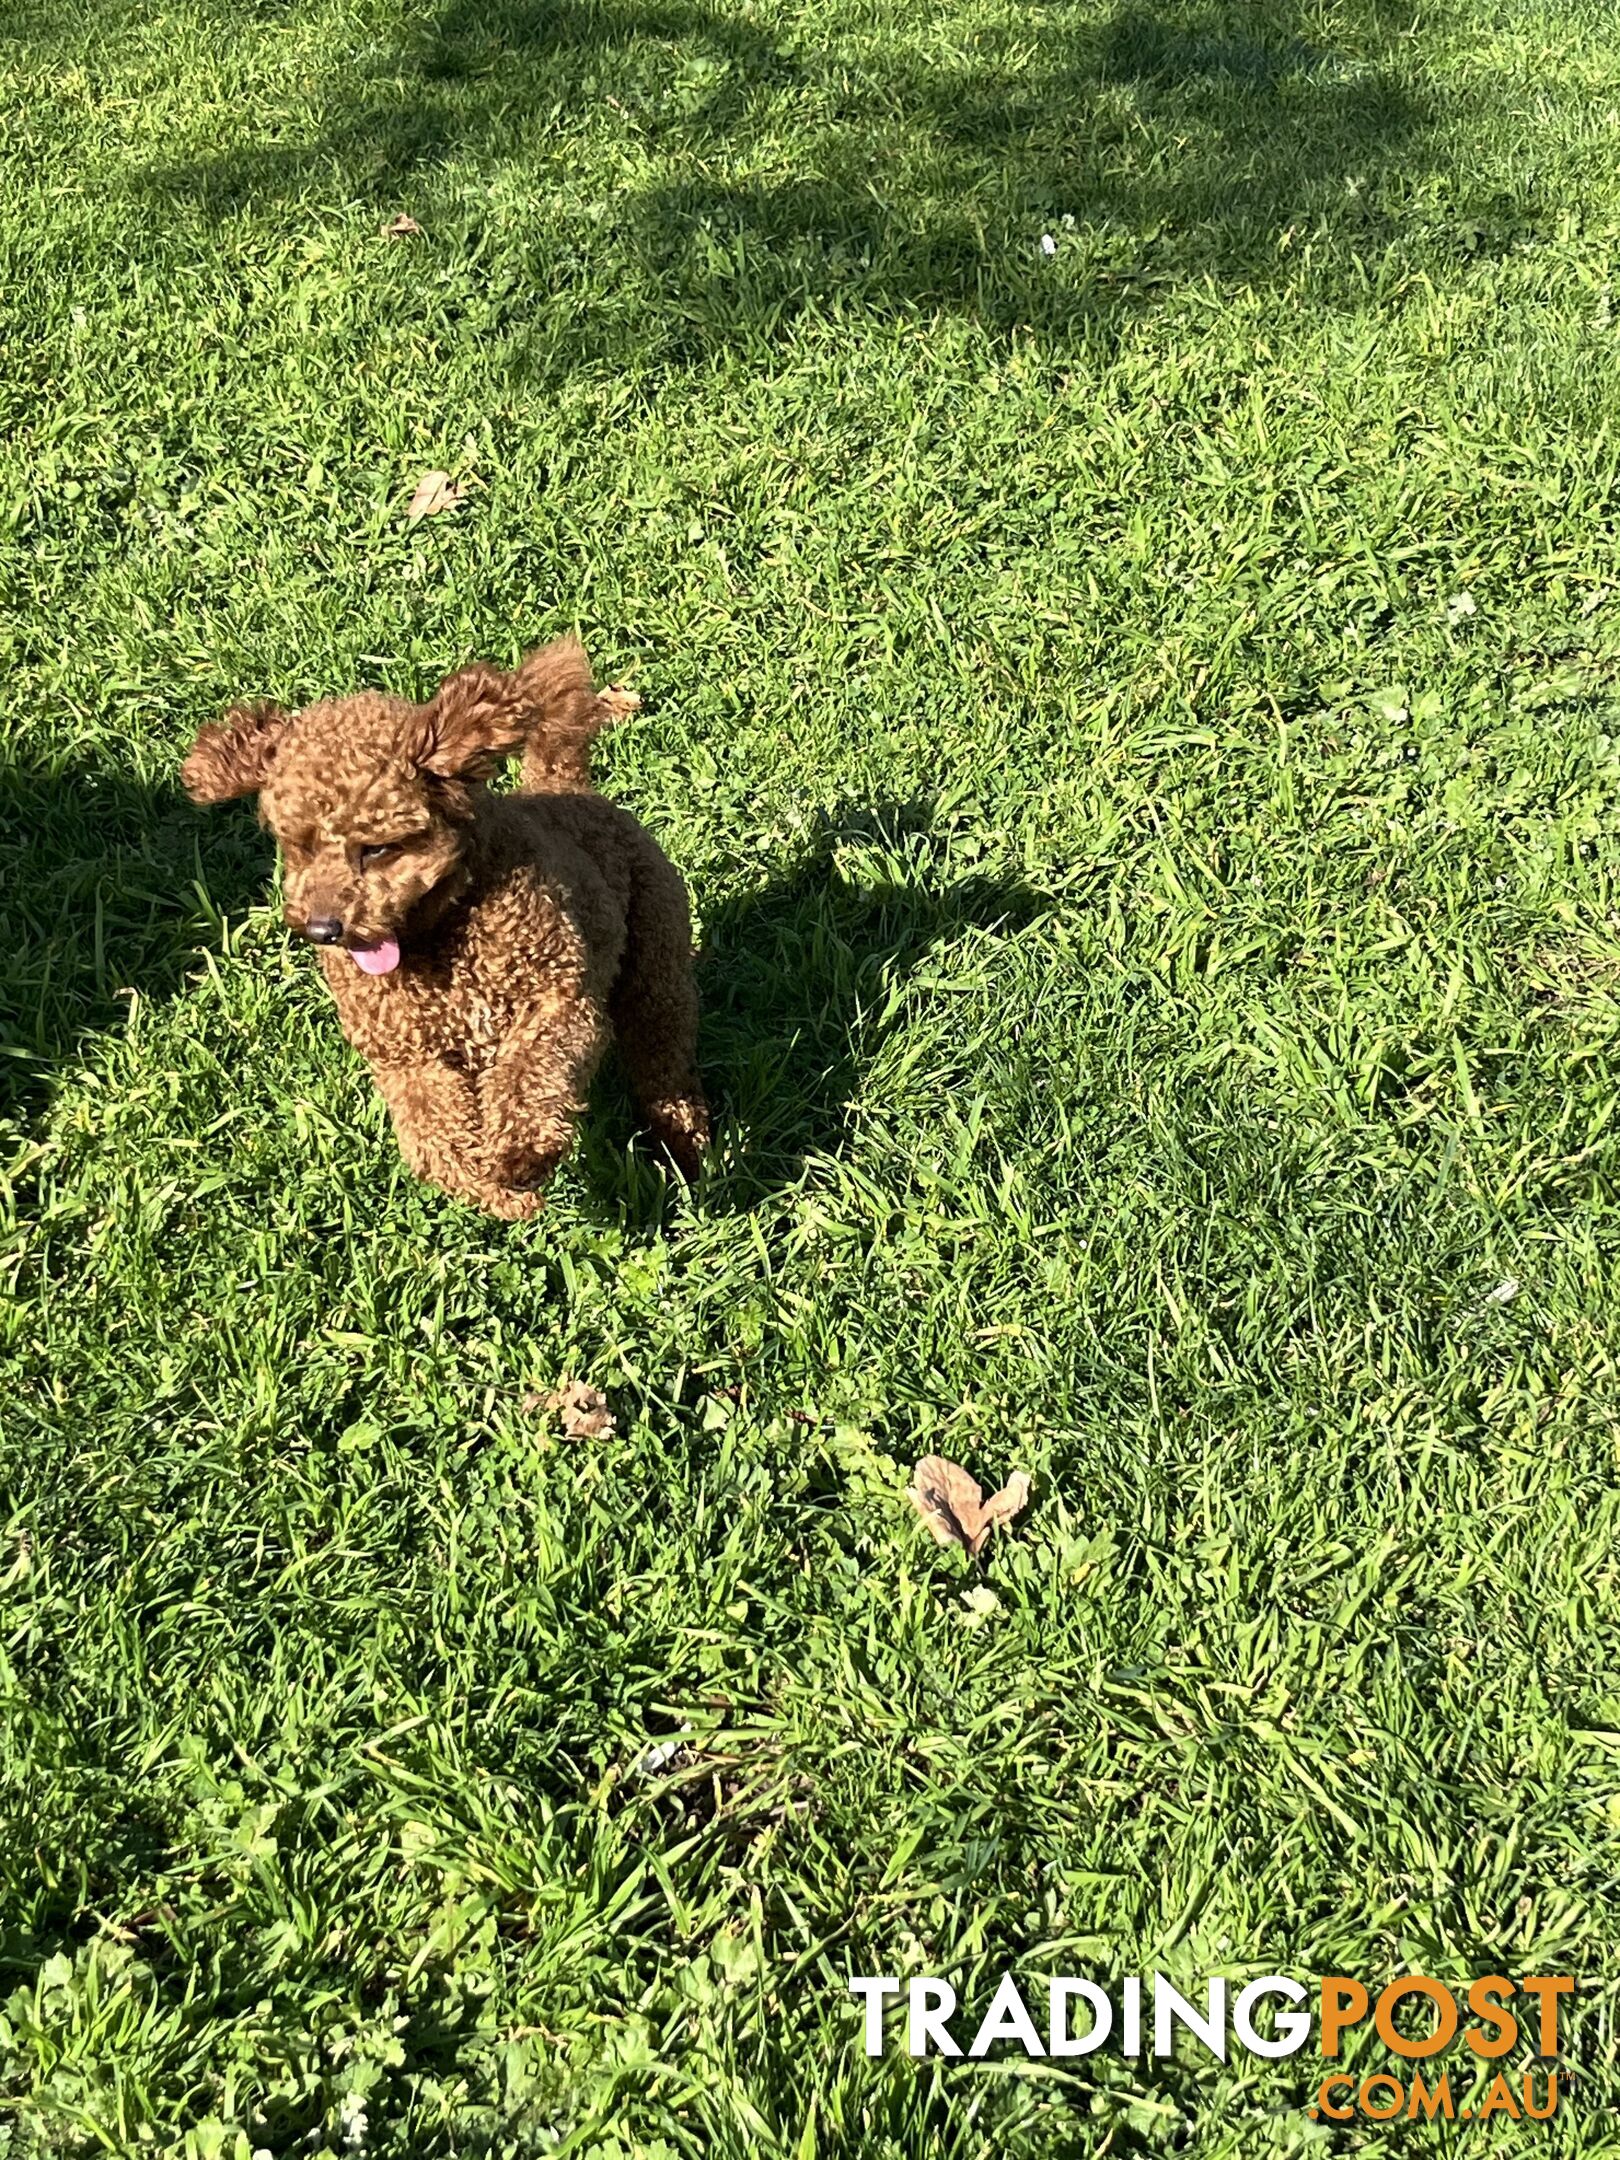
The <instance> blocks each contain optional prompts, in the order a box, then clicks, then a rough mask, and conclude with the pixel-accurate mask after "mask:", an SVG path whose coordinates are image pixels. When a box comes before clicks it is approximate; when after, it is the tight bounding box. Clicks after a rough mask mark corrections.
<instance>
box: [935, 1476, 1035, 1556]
mask: <svg viewBox="0 0 1620 2160" xmlns="http://www.w3.org/2000/svg"><path fill="white" fill-rule="evenodd" d="M908 1494H909V1497H910V1499H911V1502H912V1505H913V1506H914V1507H915V1508H916V1510H917V1512H918V1514H919V1515H921V1517H922V1519H923V1521H924V1522H925V1523H926V1524H927V1525H928V1528H929V1530H930V1532H931V1533H932V1534H933V1536H934V1537H935V1538H936V1539H937V1540H938V1541H939V1543H940V1544H941V1545H965V1546H966V1547H967V1549H968V1551H969V1552H970V1553H971V1554H972V1555H973V1556H974V1558H975V1559H977V1558H978V1556H979V1554H980V1553H981V1552H982V1551H983V1550H984V1547H985V1543H986V1540H987V1539H988V1538H989V1535H990V1533H991V1531H992V1530H993V1529H994V1528H995V1526H996V1524H997V1523H1006V1522H1011V1520H1012V1518H1013V1517H1014V1516H1015V1515H1017V1514H1018V1513H1020V1512H1021V1510H1022V1509H1023V1507H1024V1505H1025V1503H1026V1502H1027V1501H1028V1499H1029V1478H1028V1476H1027V1475H1026V1474H1025V1472H1024V1471H1022V1470H1015V1471H1014V1472H1013V1474H1012V1476H1011V1477H1010V1478H1009V1479H1008V1480H1007V1482H1006V1484H1005V1485H1003V1486H1002V1488H1001V1490H1000V1492H998V1493H992V1494H991V1496H990V1498H989V1499H988V1500H986V1499H985V1497H984V1493H983V1490H982V1488H981V1487H980V1486H979V1484H978V1483H977V1481H976V1480H975V1479H973V1478H971V1477H969V1475H968V1473H967V1472H966V1471H965V1470H964V1469H963V1468H962V1465H961V1464H960V1463H954V1462H950V1461H948V1460H947V1458H946V1457H945V1456H943V1455H925V1456H924V1457H923V1459H922V1461H921V1462H920V1463H918V1465H917V1467H916V1469H915V1470H914V1471H913V1472H912V1473H911V1484H910V1486H909V1487H908Z"/></svg>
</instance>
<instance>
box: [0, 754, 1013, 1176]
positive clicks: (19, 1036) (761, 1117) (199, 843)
mask: <svg viewBox="0 0 1620 2160" xmlns="http://www.w3.org/2000/svg"><path fill="white" fill-rule="evenodd" d="M271 868H272V866H271V860H270V848H269V843H268V841H267V840H266V839H265V838H264V837H263V835H262V834H261V833H260V832H259V831H258V829H257V828H256V827H255V826H254V825H253V823H252V821H251V820H250V819H249V818H247V817H245V816H243V817H235V818H221V817H218V816H217V815H216V814H214V813H211V812H209V811H206V810H198V809H195V808H194V807H193V806H192V805H191V804H190V803H189V802H187V801H186V800H185V798H184V797H183V796H181V795H179V794H178V793H172V794H171V793H169V792H167V791H164V790H154V789H148V788H145V787H143V786H142V785H141V784H140V783H138V782H136V781H133V780H131V779H128V778H126V777H124V776H122V775H120V774H118V773H116V772H112V771H108V770H105V769H95V768H88V767H87V768H80V769H71V770H69V771H67V772H63V773H52V772H47V771H40V770H29V769H26V768H16V767H13V768H9V769H6V768H0V884H3V885H4V887H5V890H6V891H7V893H8V895H9V896H10V898H9V901H8V917H7V937H6V941H5V947H4V951H3V953H0V1047H3V1050H4V1055H3V1056H0V1121H5V1120H15V1121H17V1122H18V1123H22V1122H24V1121H25V1120H26V1119H27V1118H28V1117H29V1116H31V1115H32V1114H33V1113H34V1112H35V1111H37V1109H38V1108H39V1107H40V1105H41V1103H42V1102H43V1100H44V1099H45V1097H46V1095H47V1094H48V1092H49V1088H50V1084H51V1081H52V1078H53V1076H54V1075H55V1073H56V1072H57V1071H58V1070H59V1069H60V1067H61V1066H62V1065H63V1064H64V1063H65V1062H66V1061H67V1060H69V1059H71V1058H73V1057H74V1056H76V1055H78V1054H79V1053H80V1051H81V1049H82V1047H83V1045H84V1044H85V1043H86V1042H87V1041H88V1040H89V1039H90V1038H92V1037H94V1036H95V1035H97V1034H100V1033H106V1032H108V1031H110V1030H111V1029H113V1028H114V1027H115V1026H117V1025H120V1024H122V1023H123V1022H124V1021H126V1020H127V1018H128V1015H129V994H130V992H132V991H133V992H134V993H136V995H137V996H139V997H140V998H143V999H155V998H161V997H165V996H168V995H171V994H173V993H174V992H175V991H176V990H178V989H179V988H180V987H181V985H182V983H183V982H184V979H185V977H186V975H187V974H188V973H189V972H190V971H191V970H192V968H194V967H195V965H196V954H197V950H198V948H199V946H202V947H207V948H212V947H213V946H214V945H215V944H217V941H218V930H217V921H218V917H219V916H220V915H237V914H240V913H241V912H242V910H243V909H245V908H246V907H248V906H249V905H251V904H252V903H253V902H255V901H257V900H259V899H262V898H263V897H264V895H265V893H266V892H267V891H268V890H269V886H270V879H271ZM199 888H200V890H199ZM204 895H206V898H205V897H204ZM1049 905H1050V903H1049V902H1048V901H1047V900H1045V899H1044V898H1043V897H1042V896H1040V895H1039V894H1036V893H1034V892H1031V891H1030V890H1028V889H1027V888H1026V887H1024V886H1021V885H1018V884H1014V883H1010V882H1006V881H1002V880H997V879H993V878H989V877H984V876H978V875H968V876H966V877H964V876H961V875H960V874H959V873H953V870H952V868H951V866H950V864H949V862H948V861H947V859H946V852H945V842H944V841H943V840H942V839H940V838H939V837H938V836H936V835H935V834H934V832H933V831H932V829H931V807H930V806H929V805H928V804H926V803H908V804H902V805H892V804H891V805H885V806H881V807H879V808H875V809H855V808H843V809H840V810H837V811H835V812H833V813H831V814H830V815H828V816H825V817H823V818H822V819H821V821H820V822H819V824H818V825H817V826H816V827H815V829H814V830H813V832H812V834H811V836H810V839H809V841H808V843H807V844H806V845H805V846H804V847H803V848H802V849H801V851H800V852H799V854H798V855H797V856H796V857H795V859H794V860H793V861H792V862H790V863H789V864H787V865H786V866H785V867H784V868H783V869H781V870H780V871H778V872H777V873H776V874H775V875H774V876H772V877H771V878H770V879H769V880H768V881H767V883H766V884H764V885H763V886H762V887H761V888H760V889H758V890H757V891H754V892H751V893H747V894H744V895H742V896H741V897H739V898H737V899H735V900H730V901H727V902H724V903H723V904H722V905H721V906H720V907H718V908H717V909H716V910H715V911H714V912H713V913H712V914H710V915H709V917H708V918H707V921H706V924H705V929H704V938H703V947H704V950H703V958H702V961H701V972H700V979H701V984H702V992H703V1000H704V1021H703V1039H702V1045H701V1052H700V1054H701V1057H702V1061H703V1066H704V1070H705V1073H706V1075H707V1077H708V1079H709V1083H710V1087H711V1090H712V1093H713V1095H714V1098H715V1108H716V1110H717V1112H718V1114H719V1116H720V1118H721V1120H722V1121H723V1122H729V1123H730V1124H731V1125H732V1126H733V1127H740V1128H741V1129H742V1130H743V1132H745V1134H746V1136H747V1137H746V1142H745V1146H744V1151H743V1153H742V1154H741V1155H740V1157H739V1158H738V1159H737V1160H736V1162H735V1163H734V1164H733V1165H732V1166H731V1167H730V1168H729V1169H728V1170H726V1171H725V1172H723V1173H722V1178H721V1181H720V1189H721V1190H726V1189H730V1190H732V1191H734V1192H735V1195H736V1198H737V1202H738V1204H739V1205H747V1204H749V1203H750V1202H751V1200H752V1199H754V1198H756V1197H757V1196H758V1194H759V1192H760V1191H762V1190H767V1189H770V1188H771V1187H773V1186H775V1185H777V1184H780V1183H786V1182H791V1181H792V1180H793V1179H794V1178H796V1177H797V1175H798V1174H799V1171H800V1169H801V1168H802V1166H803V1163H804V1159H805V1157H806V1155H807V1154H810V1153H812V1152H817V1151H820V1152H830V1151H834V1150H836V1149H837V1148H838V1147H839V1146H840V1145H841V1143H842V1141H843V1138H844V1136H845V1133H846V1131H847V1128H848V1122H849V1104H850V1099H851V1097H852V1095H853V1094H854V1092H855V1090H856V1088H857V1086H858V1084H859V1079H860V1075H861V1072H862V1070H863V1068H864V1067H865V1066H867V1065H868V1064H869V1063H870V1061H871V1059H872V1057H873V1056H874V1055H875V1053H876V1050H877V1047H878V1045H879V1043H880V1041H881V1038H882V1034H883V1030H884V1025H885V1020H884V1014H883V1008H884V1005H885V1003H886V1001H887V1000H888V999H889V998H890V996H891V995H892V994H893V993H894V992H895V991H896V990H898V989H903V986H904V978H905V976H906V974H907V973H908V971H909V970H910V969H912V968H913V967H915V966H916V965H917V964H918V962H920V961H921V960H922V959H923V957H924V956H925V955H926V954H927V953H928V952H929V951H930V950H931V949H932V948H933V947H935V946H936V945H938V944H939V943H941V942H943V941H945V940H947V939H950V938H953V937H957V936H960V935H961V934H962V933H963V932H965V931H968V930H971V929H979V930H996V931H1001V932H1015V931H1017V930H1019V929H1022V928H1024V927H1026V926H1027V925H1028V924H1030V923H1031V922H1033V921H1035V920H1036V919H1037V918H1038V917H1039V916H1041V915H1042V914H1044V913H1045V912H1046V911H1047V909H1048V907H1049ZM333 1027H334V1030H335V1028H336V1022H335V1020H334V1022H333ZM604 1111H605V1112H606V1116H605V1118H604V1116H603V1115H602V1113H603V1112H604ZM615 1128H617V1134H616V1137H615ZM630 1129H632V1127H631V1118H630V1112H629V1108H628V1102H627V1099H626V1098H625V1096H624V1093H623V1090H622V1088H621V1087H619V1086H618V1084H617V1083H616V1082H615V1081H612V1080H610V1081H609V1082H608V1087H607V1091H606V1096H605V1099H604V1101H603V1103H602V1104H601V1105H600V1107H599V1109H598V1112H597V1114H596V1115H595V1116H593V1117H592V1118H591V1119H589V1120H587V1123H586V1127H585V1133H584V1146H583V1149H582V1161H583V1163H584V1165H585V1167H586V1169H587V1173H588V1175H589V1177H590V1180H591V1182H592V1184H593V1185H595V1186H596V1187H597V1188H598V1189H599V1191H602V1192H603V1194H604V1197H610V1198H611V1199H613V1200H614V1201H615V1202H617V1203H620V1204H627V1205H630V1206H631V1207H632V1208H633V1209H637V1210H638V1211H639V1200H638V1197H637V1191H635V1190H631V1189H630V1187H634V1188H638V1189H639V1187H640V1185H641V1182H642V1180H641V1174H640V1172H639V1171H631V1172H628V1173H627V1172H626V1169H625V1165H624V1157H623V1141H624V1139H625V1138H626V1137H627V1136H628V1132H629V1130H630ZM615 1154H616V1155H617V1160H618V1167H617V1168H615V1166H614V1156H615ZM646 1168H647V1174H648V1177H649V1179H650V1178H652V1177H653V1175H654V1173H652V1171H651V1166H650V1165H647V1166H646ZM627 1175H628V1177H629V1180H630V1187H627V1186H626V1176H627ZM649 1192H650V1186H649ZM642 1197H645V1196H642Z"/></svg>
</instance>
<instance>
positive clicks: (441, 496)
mask: <svg viewBox="0 0 1620 2160" xmlns="http://www.w3.org/2000/svg"><path fill="white" fill-rule="evenodd" d="M464 492H465V491H464V490H463V488H462V487H461V484H460V482H459V481H456V480H452V479H451V477H450V475H449V474H448V473H447V472H425V473H424V474H423V475H422V477H421V479H420V480H418V481H417V483H416V493H415V494H414V495H413V496H412V497H411V499H410V501H409V503H407V505H406V507H405V515H406V517H407V519H408V520H409V521H410V523H411V524H413V525H415V524H416V523H417V522H418V521H419V520H420V519H422V518H425V517H437V516H438V514H439V512H440V511H441V510H453V509H454V508H455V507H456V504H457V503H458V502H460V500H461V498H462V495H463V493H464Z"/></svg>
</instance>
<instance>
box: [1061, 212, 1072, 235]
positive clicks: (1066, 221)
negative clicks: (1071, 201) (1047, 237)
mask: <svg viewBox="0 0 1620 2160" xmlns="http://www.w3.org/2000/svg"><path fill="white" fill-rule="evenodd" d="M1062 225H1063V230H1064V231H1065V232H1073V231H1074V212H1073V211H1072V210H1065V211H1064V213H1063V218H1062Z"/></svg>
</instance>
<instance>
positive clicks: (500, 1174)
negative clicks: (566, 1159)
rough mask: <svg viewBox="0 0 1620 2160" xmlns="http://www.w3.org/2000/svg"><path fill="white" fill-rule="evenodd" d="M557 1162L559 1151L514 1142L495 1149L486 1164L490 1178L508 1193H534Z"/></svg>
mask: <svg viewBox="0 0 1620 2160" xmlns="http://www.w3.org/2000/svg"><path fill="white" fill-rule="evenodd" d="M561 1160H562V1151H561V1149H560V1148H540V1147H535V1146H533V1145H531V1144H530V1143H528V1142H525V1141H521V1140H514V1141H512V1142H510V1143H509V1144H508V1145H507V1146H506V1147H503V1148H498V1149H497V1150H496V1152H495V1156H494V1159H493V1161H492V1162H491V1164H490V1173H489V1174H490V1179H491V1182H492V1183H493V1184H496V1185H499V1186H501V1187H503V1188H504V1189H505V1190H506V1191H508V1192H511V1193H533V1192H537V1191H538V1190H539V1189H540V1187H541V1186H542V1185H544V1184H545V1183H546V1182H547V1181H548V1179H549V1178H550V1176H551V1173H552V1172H553V1170H555V1169H556V1167H557V1165H558V1163H559V1162H560V1161H561Z"/></svg>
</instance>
